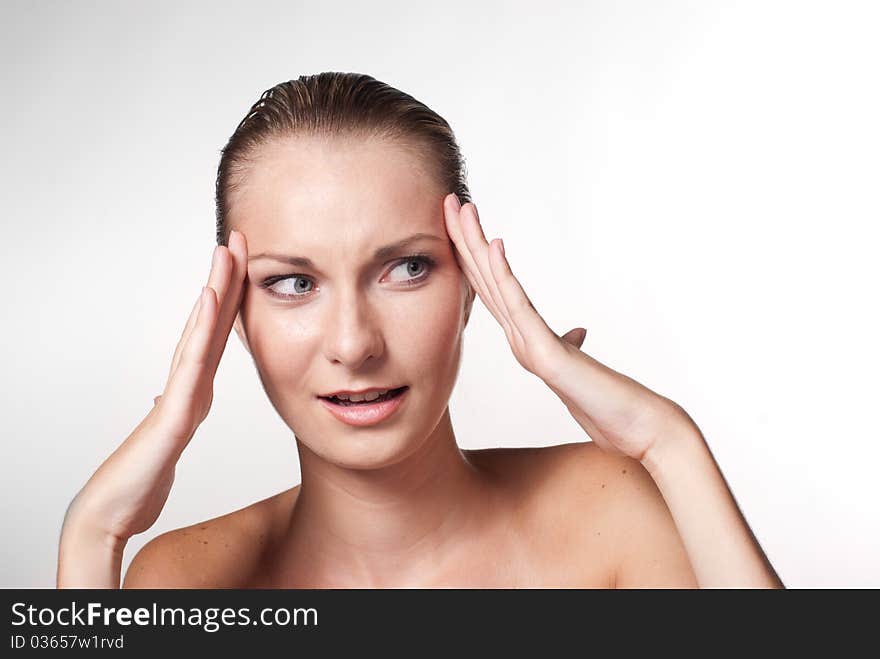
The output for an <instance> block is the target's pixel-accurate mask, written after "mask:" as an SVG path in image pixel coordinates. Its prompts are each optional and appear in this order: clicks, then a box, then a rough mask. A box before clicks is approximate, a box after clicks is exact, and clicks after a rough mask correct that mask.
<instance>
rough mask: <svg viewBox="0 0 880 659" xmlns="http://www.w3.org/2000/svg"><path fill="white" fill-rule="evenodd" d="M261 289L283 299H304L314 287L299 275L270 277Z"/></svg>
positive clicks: (310, 281)
mask: <svg viewBox="0 0 880 659" xmlns="http://www.w3.org/2000/svg"><path fill="white" fill-rule="evenodd" d="M262 286H263V288H268V289H269V290H270V291H271V292H272V293H273V294H274V295H277V296H278V297H284V298H298V297H305V296H306V295H307V294H308V293H310V292H311V290H312V289H313V288H314V287H315V284H314V282H313V281H312V280H311V279H309V278H307V277H301V276H300V275H291V276H289V277H270V278H269V279H267V280H266V281H264V282H263V284H262Z"/></svg>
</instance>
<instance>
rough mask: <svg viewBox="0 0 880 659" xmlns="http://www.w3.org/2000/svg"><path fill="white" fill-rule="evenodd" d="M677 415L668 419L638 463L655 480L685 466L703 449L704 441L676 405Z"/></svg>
mask: <svg viewBox="0 0 880 659" xmlns="http://www.w3.org/2000/svg"><path fill="white" fill-rule="evenodd" d="M676 407H677V408H678V410H680V413H679V414H674V415H672V416H670V417H669V422H668V424H667V427H666V429H665V430H664V432H663V433H661V434H660V435H658V437H657V440H656V441H655V442H654V443H653V444H652V445H651V447H650V448H649V449H648V450H647V451H645V453H644V455H643V456H642V458H641V460H640V462H641V464H642V466H643V467H644V468H645V470H646V471H647V472H648V473H649V474H651V476H653V477H654V480H657V478H658V476H660V475H661V474H663V473H666V472H669V471H672V470H675V469H677V468H679V467H680V466H681V465H686V464H687V463H688V461H689V460H692V459H693V456H694V455H695V454H696V453H698V452H699V451H700V449H701V448H704V447H705V439H704V438H703V434H702V433H701V432H700V429H699V428H698V427H697V424H696V423H694V422H693V419H691V417H690V415H688V413H687V412H685V411H684V409H682V408H680V407H679V406H678V405H676Z"/></svg>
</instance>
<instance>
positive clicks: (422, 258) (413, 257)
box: [260, 253, 436, 300]
mask: <svg viewBox="0 0 880 659" xmlns="http://www.w3.org/2000/svg"><path fill="white" fill-rule="evenodd" d="M410 261H417V262H418V263H421V264H422V265H423V266H425V267H426V268H427V269H426V271H425V274H422V275H418V276H417V277H416V278H413V279H408V280H405V281H402V282H395V283H398V284H402V285H403V286H415V285H417V284H420V283H422V281H424V280H425V279H427V278H428V277H429V276H430V274H431V272H432V271H433V269H434V266H435V265H436V262H435V261H434V259H433V258H432V257H431V256H430V255H428V254H424V253H418V254H410V255H409V256H407V257H404V258H402V259H400V260H399V261H398V262H397V263H395V264H394V266H393V267H392V268H391V270H394V269H395V268H397V267H398V266H400V265H403V264H404V263H409V262H410ZM287 279H308V280H309V281H312V279H311V277H308V276H306V275H298V274H290V275H276V276H273V277H268V278H266V279H264V280H263V281H262V282H261V283H260V288H264V289H266V290H268V291H269V293H270V294H271V295H274V296H275V297H279V298H281V299H284V300H299V299H302V298H305V297H308V295H309V293H311V292H312V291H313V290H314V287H313V288H312V290H309V291H307V292H305V293H302V294H300V295H290V294H288V293H276V292H275V291H273V290H272V289H271V286H274V285H275V284H277V283H278V282H279V281H284V280H287ZM312 284H313V286H314V282H312Z"/></svg>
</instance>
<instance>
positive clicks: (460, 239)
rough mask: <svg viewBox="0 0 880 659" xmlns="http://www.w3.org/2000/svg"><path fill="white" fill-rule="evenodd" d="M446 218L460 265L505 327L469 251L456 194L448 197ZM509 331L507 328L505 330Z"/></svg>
mask: <svg viewBox="0 0 880 659" xmlns="http://www.w3.org/2000/svg"><path fill="white" fill-rule="evenodd" d="M444 210H445V217H446V232H447V233H448V234H449V235H450V237H451V238H452V242H453V245H454V246H455V251H456V253H457V254H458V259H459V265H460V266H461V268H462V270H463V271H464V272H465V274H466V275H467V278H468V280H469V281H470V282H471V286H473V288H474V290H476V291H477V293H478V294H479V296H480V299H481V300H483V304H485V305H486V308H487V309H489V312H490V313H491V314H492V315H493V316H494V317H495V319H496V320H497V321H498V322H499V323H501V324H502V326H503V325H504V321H503V320H502V319H503V314H502V313H501V310H500V309H498V307H497V306H496V304H495V301H494V300H493V299H492V296H491V294H490V293H489V290H488V289H487V288H486V286H485V284H484V283H483V280H482V277H480V275H479V269H478V268H477V265H476V263H475V261H474V257H473V255H472V254H471V252H470V250H469V249H468V246H467V242H466V240H465V237H464V234H463V231H462V223H461V210H462V206H461V205H459V203H458V197H457V196H456V195H454V194H451V195H449V196H448V197H447V199H446V203H445V204H444ZM505 331H507V328H505Z"/></svg>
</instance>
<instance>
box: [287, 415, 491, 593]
mask: <svg viewBox="0 0 880 659" xmlns="http://www.w3.org/2000/svg"><path fill="white" fill-rule="evenodd" d="M297 445H298V450H299V455H300V466H301V472H302V485H301V487H300V493H299V496H298V498H297V502H296V506H295V508H294V512H293V514H292V516H291V520H290V526H289V529H288V535H287V541H286V545H287V548H286V551H285V553H286V554H287V556H288V559H289V561H290V563H291V565H294V564H296V566H297V567H296V568H295V571H296V572H297V573H300V572H301V571H307V572H308V573H309V574H310V575H311V576H312V578H316V577H317V578H320V579H326V580H330V581H334V582H336V583H339V584H341V585H340V587H346V585H353V584H364V585H369V586H381V585H399V584H403V583H406V582H407V581H408V579H409V578H410V577H411V579H412V581H414V582H424V581H425V575H426V571H427V572H430V571H436V570H438V569H441V568H440V567H439V566H442V563H443V560H444V558H450V557H451V556H452V554H453V552H454V551H456V550H459V551H460V549H461V538H462V537H463V535H466V534H468V533H470V530H471V529H476V528H477V527H478V522H477V518H478V516H479V513H480V511H481V510H484V509H485V508H484V507H483V506H485V503H486V502H487V500H488V497H487V491H486V484H485V481H484V479H483V477H482V476H481V474H480V473H479V472H478V471H477V469H476V468H475V467H474V466H473V465H472V464H471V463H470V462H469V461H468V460H467V457H466V456H465V455H464V453H462V451H461V449H459V447H458V444H457V442H456V439H455V434H454V433H453V430H452V422H451V420H450V418H449V408H447V409H446V411H445V412H444V414H443V417H442V418H441V421H440V423H438V424H437V427H436V428H435V429H434V431H433V432H432V433H431V435H430V436H429V437H428V438H427V439H426V440H425V441H424V442H423V443H422V444H421V446H419V448H418V449H416V450H415V451H414V452H413V453H412V454H411V455H409V456H407V457H406V458H404V459H403V460H401V461H399V462H397V463H395V464H393V465H389V466H386V467H382V468H379V469H346V468H344V467H340V466H338V465H335V464H332V463H329V462H327V461H326V460H324V459H322V458H321V457H320V456H317V455H316V454H315V453H313V452H312V451H310V450H309V449H308V448H307V447H305V446H304V445H303V444H302V442H299V441H298V442H297Z"/></svg>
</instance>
